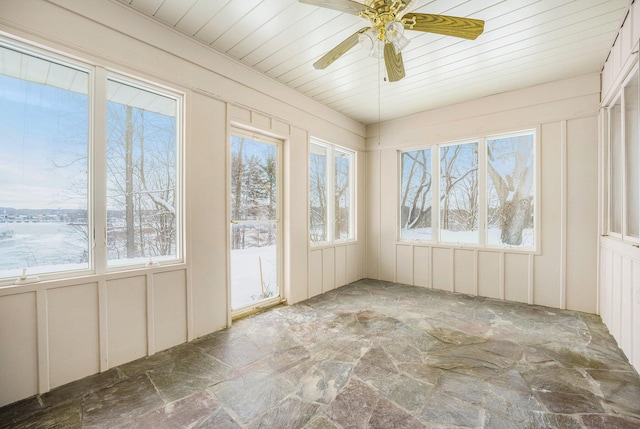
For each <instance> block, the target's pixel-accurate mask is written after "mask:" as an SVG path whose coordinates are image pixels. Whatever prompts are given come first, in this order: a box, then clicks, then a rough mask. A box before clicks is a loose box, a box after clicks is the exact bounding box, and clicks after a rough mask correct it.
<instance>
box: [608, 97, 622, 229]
mask: <svg viewBox="0 0 640 429" xmlns="http://www.w3.org/2000/svg"><path fill="white" fill-rule="evenodd" d="M609 115H610V124H609V128H610V129H609V132H610V133H611V134H610V135H611V142H610V145H611V146H610V157H611V159H610V164H609V176H610V183H609V186H610V188H609V230H610V231H611V232H613V233H617V234H621V233H622V170H623V168H622V166H623V162H624V160H623V157H622V108H621V105H620V101H618V102H617V103H616V104H615V105H614V106H613V107H612V108H611V109H610V111H609Z"/></svg>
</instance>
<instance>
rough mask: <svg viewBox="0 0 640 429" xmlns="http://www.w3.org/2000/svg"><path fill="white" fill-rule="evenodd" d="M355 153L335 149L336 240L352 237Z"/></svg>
mask: <svg viewBox="0 0 640 429" xmlns="http://www.w3.org/2000/svg"><path fill="white" fill-rule="evenodd" d="M352 159H353V155H351V154H349V153H346V152H342V151H339V150H336V151H335V166H334V170H335V171H334V173H335V211H336V212H335V235H334V238H335V239H336V240H346V239H349V238H351V164H352Z"/></svg>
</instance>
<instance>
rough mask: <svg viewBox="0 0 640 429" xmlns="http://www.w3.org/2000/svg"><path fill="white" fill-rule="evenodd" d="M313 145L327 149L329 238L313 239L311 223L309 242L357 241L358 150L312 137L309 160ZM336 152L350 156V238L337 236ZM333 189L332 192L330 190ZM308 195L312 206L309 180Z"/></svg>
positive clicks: (320, 243)
mask: <svg viewBox="0 0 640 429" xmlns="http://www.w3.org/2000/svg"><path fill="white" fill-rule="evenodd" d="M312 145H317V146H322V147H324V148H325V149H326V151H327V152H326V153H327V155H326V157H327V165H326V179H327V200H328V201H326V207H327V213H326V214H325V216H326V225H327V232H326V234H327V239H326V240H325V241H318V242H314V241H312V240H311V230H310V227H311V225H310V223H309V232H308V235H309V243H310V245H311V246H326V245H331V244H336V243H347V242H352V241H356V222H355V218H356V206H355V204H356V195H355V194H356V192H355V191H356V189H355V186H356V181H355V177H356V156H357V154H356V152H355V151H353V150H351V149H347V148H345V147H342V146H338V145H334V144H332V143H327V142H325V141H322V140H319V139H316V138H311V139H310V141H309V151H308V153H309V155H308V156H307V162H308V163H309V162H310V155H311V147H312ZM336 152H338V153H343V154H346V155H348V156H349V159H350V166H349V167H350V168H349V185H348V186H349V208H350V210H349V237H348V238H342V239H340V238H338V239H337V238H335V221H336V219H335V209H336V208H335V198H334V197H335V159H336V158H335V155H336ZM329 190H331V192H329ZM307 192H308V197H307V205H308V207H310V204H309V202H310V199H311V183H310V182H309V188H308V189H307Z"/></svg>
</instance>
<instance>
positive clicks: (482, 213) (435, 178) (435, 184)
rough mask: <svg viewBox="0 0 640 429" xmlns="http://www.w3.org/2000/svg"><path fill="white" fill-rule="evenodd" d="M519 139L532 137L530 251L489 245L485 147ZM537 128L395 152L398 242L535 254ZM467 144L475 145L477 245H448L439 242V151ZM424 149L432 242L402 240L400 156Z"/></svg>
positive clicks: (537, 236) (537, 224)
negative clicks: (427, 163)
mask: <svg viewBox="0 0 640 429" xmlns="http://www.w3.org/2000/svg"><path fill="white" fill-rule="evenodd" d="M522 135H533V157H534V159H533V168H534V172H533V174H534V178H533V188H534V189H533V195H534V202H533V204H534V211H533V228H534V235H533V239H534V244H533V246H531V247H519V246H511V245H498V244H489V243H488V209H489V208H488V206H487V195H488V189H487V185H488V180H487V175H488V166H487V162H488V160H487V146H488V141H489V140H495V139H500V138H508V137H517V136H522ZM539 135H540V130H539V127H536V128H529V129H523V130H520V131H513V132H505V133H496V134H490V135H487V136H484V137H480V138H470V139H464V140H458V141H450V142H444V143H438V144H434V145H428V146H415V147H412V148H408V149H402V150H399V151H398V177H397V183H398V190H399V192H398V200H397V203H396V207H397V216H398V222H397V231H398V232H397V240H398V241H399V242H403V243H413V244H418V245H419V244H425V245H430V246H435V245H437V246H447V247H460V248H472V249H474V248H478V249H493V250H507V249H508V250H509V251H513V252H522V253H534V254H535V253H538V251H539V248H540V220H539V219H540V205H541V204H540V144H539V140H538V139H539ZM469 143H477V144H478V173H477V174H478V243H462V242H449V241H442V240H441V237H440V216H441V213H440V192H441V189H440V176H441V174H442V171H441V163H440V156H441V148H443V147H448V146H456V145H463V144H469ZM423 149H430V150H431V172H432V179H431V198H432V203H431V240H426V239H408V238H402V236H401V234H402V233H401V228H402V225H401V210H402V207H401V201H400V198H401V187H402V154H403V153H407V152H414V151H418V150H423Z"/></svg>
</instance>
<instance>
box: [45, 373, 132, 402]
mask: <svg viewBox="0 0 640 429" xmlns="http://www.w3.org/2000/svg"><path fill="white" fill-rule="evenodd" d="M125 379H126V376H125V375H124V374H122V372H121V371H119V370H118V369H117V368H111V369H110V370H107V371H105V372H101V373H99V374H95V375H91V376H89V377H85V378H83V379H81V380H78V381H76V382H74V383H69V384H65V385H63V386H60V387H56V388H55V389H53V390H51V391H50V392H48V393H45V394H43V395H42V396H41V397H40V398H41V400H42V403H43V404H44V406H45V407H49V406H55V405H57V404H61V403H64V402H67V401H69V400H75V399H82V398H83V397H84V396H86V395H88V394H90V393H93V392H96V391H98V390H102V389H106V388H108V387H111V386H114V385H116V384H117V383H120V382H122V381H123V380H125Z"/></svg>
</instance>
